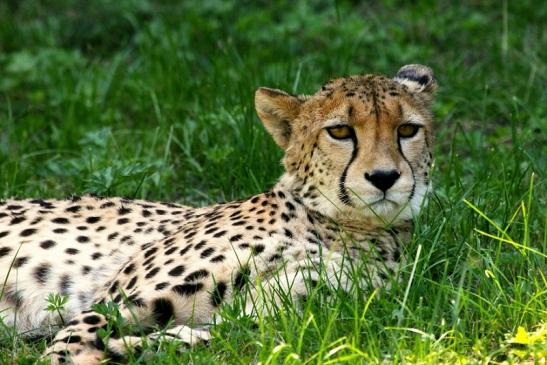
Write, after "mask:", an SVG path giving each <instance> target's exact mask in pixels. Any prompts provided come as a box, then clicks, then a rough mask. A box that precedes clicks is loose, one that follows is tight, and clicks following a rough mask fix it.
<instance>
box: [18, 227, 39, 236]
mask: <svg viewBox="0 0 547 365" xmlns="http://www.w3.org/2000/svg"><path fill="white" fill-rule="evenodd" d="M34 233H36V229H34V228H27V229H24V230H23V231H21V234H20V236H21V237H28V236H31V235H33V234H34Z"/></svg>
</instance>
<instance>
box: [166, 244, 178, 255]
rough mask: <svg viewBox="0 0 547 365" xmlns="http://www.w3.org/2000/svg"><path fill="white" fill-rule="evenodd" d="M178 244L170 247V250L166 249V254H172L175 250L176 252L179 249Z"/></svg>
mask: <svg viewBox="0 0 547 365" xmlns="http://www.w3.org/2000/svg"><path fill="white" fill-rule="evenodd" d="M177 248H178V247H177V246H173V247H171V248H169V249H168V250H165V255H171V254H172V253H173V252H175V251H176V250H177Z"/></svg>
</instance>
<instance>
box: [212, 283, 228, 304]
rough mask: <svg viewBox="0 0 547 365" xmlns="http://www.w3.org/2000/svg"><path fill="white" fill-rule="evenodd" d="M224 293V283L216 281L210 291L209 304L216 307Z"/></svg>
mask: <svg viewBox="0 0 547 365" xmlns="http://www.w3.org/2000/svg"><path fill="white" fill-rule="evenodd" d="M225 294H226V283H223V282H222V281H221V282H219V283H217V285H216V286H215V288H214V289H213V292H212V293H211V304H212V305H213V306H215V307H218V306H219V305H221V304H222V302H223V301H224V295H225Z"/></svg>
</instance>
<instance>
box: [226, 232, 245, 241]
mask: <svg viewBox="0 0 547 365" xmlns="http://www.w3.org/2000/svg"><path fill="white" fill-rule="evenodd" d="M241 238H243V235H241V234H236V235H234V236H232V237H230V238H229V240H230V242H237V241H239V240H240V239H241Z"/></svg>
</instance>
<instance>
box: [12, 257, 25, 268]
mask: <svg viewBox="0 0 547 365" xmlns="http://www.w3.org/2000/svg"><path fill="white" fill-rule="evenodd" d="M27 261H28V257H18V258H16V259H15V261H13V267H14V268H16V269H17V268H19V267H21V266H23V265H24V264H26V263H27Z"/></svg>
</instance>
